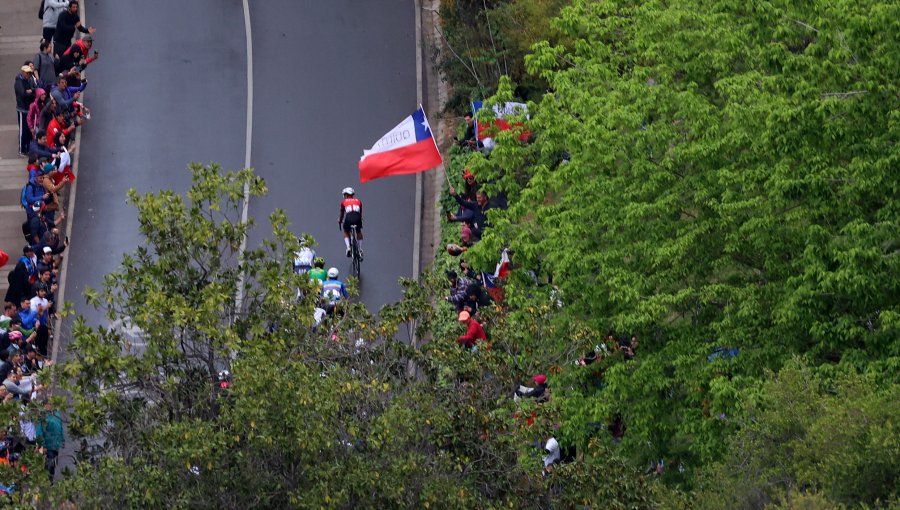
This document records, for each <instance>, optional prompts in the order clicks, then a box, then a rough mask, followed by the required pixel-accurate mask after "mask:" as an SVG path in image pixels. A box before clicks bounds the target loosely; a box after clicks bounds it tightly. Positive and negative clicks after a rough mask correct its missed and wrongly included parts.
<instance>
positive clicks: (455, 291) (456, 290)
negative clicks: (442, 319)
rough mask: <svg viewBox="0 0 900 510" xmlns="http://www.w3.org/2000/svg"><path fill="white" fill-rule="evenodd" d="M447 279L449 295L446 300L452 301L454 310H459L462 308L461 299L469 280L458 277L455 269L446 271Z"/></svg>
mask: <svg viewBox="0 0 900 510" xmlns="http://www.w3.org/2000/svg"><path fill="white" fill-rule="evenodd" d="M447 280H448V281H449V282H450V295H449V296H447V301H449V302H451V303H453V306H455V307H456V311H460V310H462V303H463V300H465V298H466V288H467V287H468V286H469V281H468V280H466V279H465V278H460V277H459V275H457V274H456V271H447Z"/></svg>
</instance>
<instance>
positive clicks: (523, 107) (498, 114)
mask: <svg viewBox="0 0 900 510" xmlns="http://www.w3.org/2000/svg"><path fill="white" fill-rule="evenodd" d="M482 108H484V101H472V116H477V114H478V110H480V109H482ZM493 109H494V115H495V118H494V120H493V121H492V122H487V123H484V124H483V123H480V122H478V121H477V120H476V121H475V133H476V136H477V138H478V140H479V141H484V140H490V141H493V139H492V138H490V137H489V136H488V135H487V133H486V131H487V130H488V129H489V128H490V127H491V126H492V125H493V126H497V129H498V130H500V131H509V130H510V129H512V125H511V124H510V123H509V121H508V120H506V119H505V117H508V116H510V115H515V114H518V113H524V114H525V115H526V116H528V105H527V104H525V103H514V102H512V101H510V102H507V103H503V104H502V105H494V108H493ZM476 118H477V117H476ZM515 125H516V126H521V125H522V123H521V122H519V123H516V124H515ZM530 136H531V133H529V132H527V131H524V132H522V134H520V135H519V140H522V141H523V142H525V141H528V138H529V137H530Z"/></svg>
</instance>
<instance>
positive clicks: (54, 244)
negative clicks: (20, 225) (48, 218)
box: [37, 227, 69, 255]
mask: <svg viewBox="0 0 900 510" xmlns="http://www.w3.org/2000/svg"><path fill="white" fill-rule="evenodd" d="M68 247H69V241H68V239H66V240H64V241H62V242H60V238H59V227H53V228H51V229H48V230H47V231H46V232H44V236H43V237H42V238H41V242H40V244H38V247H37V250H38V251H39V252H40V253H43V251H44V248H50V251H51V252H52V253H53V254H54V255H60V254H61V253H63V252H64V251H66V248H68Z"/></svg>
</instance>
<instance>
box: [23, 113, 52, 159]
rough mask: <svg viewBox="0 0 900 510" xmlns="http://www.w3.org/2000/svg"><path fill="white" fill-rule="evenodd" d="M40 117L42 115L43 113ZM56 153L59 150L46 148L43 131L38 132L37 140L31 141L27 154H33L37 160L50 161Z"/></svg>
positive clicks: (45, 133)
mask: <svg viewBox="0 0 900 510" xmlns="http://www.w3.org/2000/svg"><path fill="white" fill-rule="evenodd" d="M48 106H49V105H48ZM41 115H43V113H42V114H41ZM42 122H43V120H42ZM57 152H59V149H51V148H50V147H48V146H47V132H46V131H43V130H38V132H37V140H32V141H31V145H29V146H28V153H29V154H34V155H35V156H37V157H38V158H46V159H50V158H52V157H53V156H55V155H56V153H57Z"/></svg>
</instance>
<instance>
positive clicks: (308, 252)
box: [294, 237, 316, 274]
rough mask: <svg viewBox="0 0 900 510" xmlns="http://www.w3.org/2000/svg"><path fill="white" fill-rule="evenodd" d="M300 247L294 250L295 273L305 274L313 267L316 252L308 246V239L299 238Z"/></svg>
mask: <svg viewBox="0 0 900 510" xmlns="http://www.w3.org/2000/svg"><path fill="white" fill-rule="evenodd" d="M297 242H298V243H300V249H299V250H298V251H295V252H294V273H296V274H305V273H306V272H307V271H309V270H310V269H312V266H313V260H314V259H315V258H316V252H315V251H313V249H312V248H310V247H309V246H307V243H306V239H303V238H302V237H301V238H298V239H297Z"/></svg>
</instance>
